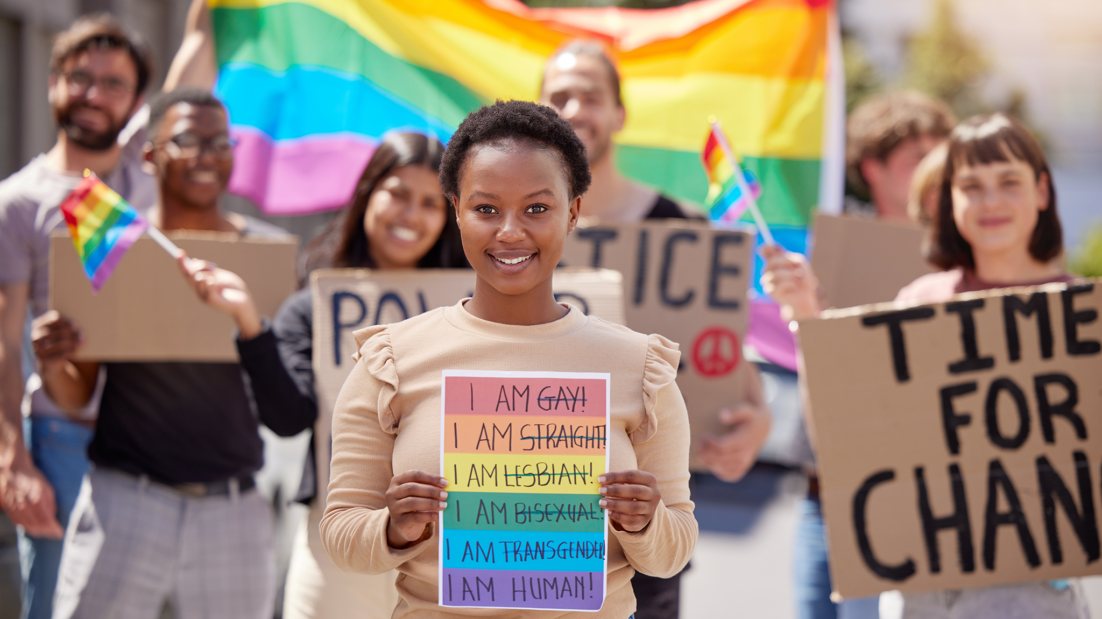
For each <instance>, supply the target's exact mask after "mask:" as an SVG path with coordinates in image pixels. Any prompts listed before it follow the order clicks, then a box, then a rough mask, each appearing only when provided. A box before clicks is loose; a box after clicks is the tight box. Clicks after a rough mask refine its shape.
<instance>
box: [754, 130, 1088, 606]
mask: <svg viewBox="0 0 1102 619" xmlns="http://www.w3.org/2000/svg"><path fill="white" fill-rule="evenodd" d="M944 157H945V160H944V169H943V172H942V174H941V179H940V183H939V186H938V193H937V204H936V208H935V209H934V211H933V213H932V216H931V221H930V223H929V229H928V234H929V236H928V238H927V241H926V244H925V246H924V253H925V257H926V259H927V260H928V261H929V262H930V263H931V264H933V265H935V266H937V267H939V268H940V269H942V270H941V272H938V273H932V274H929V275H924V276H922V277H920V278H918V279H916V280H915V281H914V282H912V283H911V284H909V285H907V286H906V287H904V288H903V289H902V290H900V291H899V294H898V296H897V297H896V301H897V302H901V303H907V304H927V303H941V302H944V301H948V300H949V299H951V298H952V297H954V296H955V295H958V294H961V293H965V292H976V291H981V290H991V289H996V288H1010V287H1015V286H1036V285H1041V284H1050V283H1066V282H1070V281H1072V280H1073V279H1074V277H1073V276H1071V275H1069V274H1068V273H1067V272H1066V271H1065V270H1064V264H1063V260H1062V259H1061V257H1062V255H1063V231H1062V229H1061V227H1060V219H1059V216H1058V215H1057V211H1056V190H1055V187H1054V186H1053V182H1052V172H1051V170H1050V168H1049V164H1048V161H1047V160H1046V158H1045V155H1044V152H1043V151H1042V150H1041V146H1040V145H1039V144H1038V143H1037V140H1036V138H1034V137H1033V135H1031V134H1030V133H1029V131H1028V130H1027V129H1026V128H1025V127H1024V126H1022V124H1021V123H1019V122H1018V121H1016V120H1014V119H1012V118H1010V117H1009V116H1007V115H1005V114H991V115H983V116H976V117H973V118H971V119H969V120H967V121H965V122H963V123H961V124H960V125H958V126H957V127H956V128H955V129H954V130H953V131H952V133H951V134H950V136H949V142H948V145H947V151H946V153H945V155H944ZM771 264H772V263H771ZM766 280H768V281H766ZM763 282H766V283H767V284H768V285H767V288H766V291H767V292H769V294H771V295H772V296H773V297H774V298H775V299H777V300H778V302H779V303H781V304H782V305H784V306H786V308H787V311H789V312H791V313H793V314H794V315H796V316H798V317H810V316H816V315H818V313H819V309H818V298H817V292H816V283H815V278H814V275H813V274H811V273H810V270H809V269H806V268H804V267H802V266H800V265H794V263H791V262H789V263H784V264H782V262H781V261H777V263H776V265H773V266H771V267H767V269H766V277H763ZM880 616H881V619H897V618H902V619H963V618H966V617H967V618H969V619H985V618H992V619H994V618H998V619H1027V618H1028V619H1033V618H1036V617H1045V618H1046V619H1081V618H1085V617H1088V616H1089V615H1088V613H1087V611H1086V609H1085V604H1084V601H1083V598H1082V595H1081V594H1080V593H1079V591H1078V587H1077V585H1076V584H1075V583H1074V582H1069V581H1063V580H1060V581H1050V582H1033V583H1022V584H1013V585H1002V586H992V587H981V588H976V589H964V590H943V591H935V592H931V593H914V594H912V593H908V594H902V595H900V594H899V593H898V592H889V593H885V594H884V595H882V596H881V599H880Z"/></svg>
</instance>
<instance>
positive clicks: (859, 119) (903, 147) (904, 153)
mask: <svg viewBox="0 0 1102 619" xmlns="http://www.w3.org/2000/svg"><path fill="white" fill-rule="evenodd" d="M956 124H957V119H956V117H955V116H953V112H952V111H951V110H950V109H949V106H947V105H945V103H943V102H941V101H938V100H937V99H934V98H932V97H929V96H927V95H924V94H922V93H918V92H896V93H888V94H885V95H880V96H877V97H873V98H872V99H869V100H868V101H866V102H864V103H862V104H861V105H859V106H858V107H857V109H855V110H853V112H852V113H851V114H850V115H849V119H848V120H847V121H846V178H847V180H848V181H849V184H850V186H851V187H852V188H853V189H854V190H856V191H857V193H858V194H860V195H865V196H868V198H869V202H862V201H860V200H858V199H855V198H852V197H850V198H847V200H846V202H845V212H846V214H848V215H855V216H859V217H874V218H879V219H882V220H885V221H898V222H904V221H909V219H908V216H907V202H908V200H909V198H910V190H911V177H912V176H914V172H915V168H917V167H918V164H919V162H920V161H922V158H923V157H925V156H926V154H927V153H929V152H930V151H931V150H933V149H934V148H935V147H937V145H938V144H940V143H942V142H944V141H945V139H946V138H947V137H949V132H950V131H951V130H952V129H953V127H954V126H956Z"/></svg>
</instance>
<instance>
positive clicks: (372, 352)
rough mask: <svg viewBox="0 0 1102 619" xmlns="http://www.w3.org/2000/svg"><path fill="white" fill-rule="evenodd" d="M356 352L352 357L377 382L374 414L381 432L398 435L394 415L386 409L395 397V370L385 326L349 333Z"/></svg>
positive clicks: (388, 332) (396, 390)
mask: <svg viewBox="0 0 1102 619" xmlns="http://www.w3.org/2000/svg"><path fill="white" fill-rule="evenodd" d="M352 335H353V336H354V337H355V338H356V345H357V346H359V350H358V351H356V352H355V353H354V354H353V355H352V358H353V359H355V360H356V362H357V363H363V364H364V366H365V367H366V368H367V371H368V372H369V373H370V374H371V376H372V377H373V378H374V379H375V380H377V381H379V400H378V404H377V409H376V411H377V412H378V415H379V425H381V426H382V427H383V431H384V432H388V433H390V434H397V433H398V415H397V414H395V413H394V411H393V410H392V409H391V407H390V403H391V402H392V401H393V400H394V396H396V395H398V368H396V367H395V366H394V349H393V348H392V347H391V345H390V331H389V330H387V326H386V325H378V326H374V327H367V328H365V329H359V330H357V331H355V332H354V333H353V334H352Z"/></svg>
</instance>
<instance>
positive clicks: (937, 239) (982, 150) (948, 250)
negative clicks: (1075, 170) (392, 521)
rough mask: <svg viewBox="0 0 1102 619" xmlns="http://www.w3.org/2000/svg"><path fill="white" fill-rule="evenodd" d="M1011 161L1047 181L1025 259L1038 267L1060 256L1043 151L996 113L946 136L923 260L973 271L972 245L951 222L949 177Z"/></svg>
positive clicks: (1059, 231) (1019, 126)
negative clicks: (1044, 199)
mask: <svg viewBox="0 0 1102 619" xmlns="http://www.w3.org/2000/svg"><path fill="white" fill-rule="evenodd" d="M1011 158H1014V159H1017V160H1019V161H1024V162H1026V163H1027V164H1029V166H1030V167H1031V168H1033V175H1034V178H1035V179H1036V180H1037V181H1040V180H1041V177H1042V176H1044V177H1046V178H1047V180H1048V207H1047V208H1045V210H1043V211H1041V212H1040V213H1039V214H1038V216H1037V225H1036V226H1035V227H1034V228H1033V235H1032V236H1031V237H1030V239H1029V253H1030V255H1032V256H1033V258H1034V259H1035V260H1038V261H1040V262H1048V261H1049V260H1052V259H1053V258H1055V257H1056V256H1058V255H1060V252H1062V251H1063V250H1064V237H1063V231H1062V229H1061V227H1060V216H1059V215H1058V214H1057V212H1056V184H1055V183H1054V182H1053V179H1052V170H1051V169H1050V168H1049V165H1048V159H1046V158H1045V152H1044V150H1042V149H1041V145H1040V144H1039V143H1038V142H1037V139H1036V138H1034V137H1033V134H1031V133H1030V132H1029V130H1028V129H1026V128H1025V126H1024V125H1022V123H1020V122H1018V121H1017V120H1015V119H1014V118H1012V117H1010V116H1007V115H1006V114H1002V113H997V114H987V115H981V116H973V117H972V118H969V119H968V120H966V121H964V122H962V123H961V124H959V125H957V127H956V128H955V129H953V132H952V133H950V134H949V152H948V153H947V155H946V157H945V170H944V172H942V177H941V190H940V193H939V194H938V204H937V210H936V211H935V212H934V216H933V220H932V221H931V222H930V227H929V236H928V237H927V239H926V243H925V246H924V249H923V251H924V253H925V255H926V260H927V261H929V262H930V263H931V264H933V265H935V266H937V267H940V268H941V269H943V270H946V271H947V270H949V269H954V268H957V267H961V268H964V269H967V270H972V269H975V268H976V263H975V259H974V257H973V256H972V246H971V245H969V244H968V241H966V240H965V239H964V237H963V236H961V234H960V230H958V229H957V224H956V220H955V219H954V218H953V175H954V174H956V171H957V169H958V168H960V167H961V166H964V165H968V166H976V165H985V164H989V163H994V162H996V161H1010V160H1011Z"/></svg>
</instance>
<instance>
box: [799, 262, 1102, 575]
mask: <svg viewBox="0 0 1102 619" xmlns="http://www.w3.org/2000/svg"><path fill="white" fill-rule="evenodd" d="M1099 310H1102V288H1099V287H1098V286H1097V283H1076V284H1067V285H1059V284H1057V285H1047V286H1043V287H1039V288H1018V289H1010V290H1001V291H991V292H985V293H979V294H969V295H963V296H960V297H957V298H955V299H954V300H952V301H951V302H948V303H940V304H937V305H928V306H920V307H903V306H894V305H878V306H873V307H866V308H856V309H854V310H844V311H839V312H832V313H830V314H828V316H830V317H829V318H825V319H821V320H810V321H801V323H800V334H799V337H800V345H801V348H802V351H803V364H804V369H803V373H804V376H805V377H806V380H807V393H808V397H809V400H810V408H811V415H812V424H813V431H814V436H815V444H816V447H817V454H818V463H819V474H820V477H821V480H822V490H821V492H822V501H823V511H824V515H825V517H826V523H827V530H828V541H829V544H830V571H831V580H832V582H833V583H834V587H835V588H836V591H837V592H838V593H840V594H841V595H842V596H843V597H862V596H867V595H872V594H875V593H878V592H881V591H885V590H891V589H900V590H902V591H905V592H915V591H931V590H937V589H961V588H970V587H981V586H987V585H995V584H1003V583H1013V582H1019V581H1039V580H1048V579H1059V578H1067V577H1073V576H1084V575H1088V574H1102V562H1100V561H1099V558H1100V547H1099V514H1102V509H1100V505H1099V501H1100V499H1102V492H1100V491H1099V484H1100V482H1102V478H1100V470H1102V469H1100V465H1102V390H1100V389H1099V385H1100V380H1099V379H1100V377H1102V352H1100V351H1102V344H1100V342H1102V321H1100V320H1099V318H1098V314H1099Z"/></svg>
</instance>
